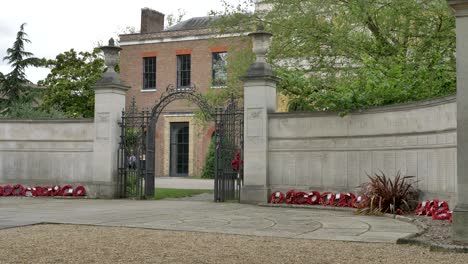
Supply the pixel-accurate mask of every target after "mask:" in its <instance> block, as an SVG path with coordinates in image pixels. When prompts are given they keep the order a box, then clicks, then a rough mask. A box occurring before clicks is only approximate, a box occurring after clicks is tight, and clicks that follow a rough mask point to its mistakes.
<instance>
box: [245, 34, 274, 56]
mask: <svg viewBox="0 0 468 264" xmlns="http://www.w3.org/2000/svg"><path fill="white" fill-rule="evenodd" d="M271 36H272V34H271V33H268V32H265V31H257V32H253V33H250V34H249V37H250V38H251V39H252V45H253V48H252V50H253V52H254V53H255V56H256V57H257V60H256V62H261V63H262V62H266V53H267V51H268V49H269V48H270V44H271Z"/></svg>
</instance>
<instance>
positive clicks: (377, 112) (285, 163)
mask: <svg viewBox="0 0 468 264" xmlns="http://www.w3.org/2000/svg"><path fill="white" fill-rule="evenodd" d="M268 129H269V132H268V135H269V140H268V152H269V160H268V162H269V165H268V168H269V171H268V172H269V174H268V175H269V176H268V177H269V178H268V180H269V185H270V189H271V191H276V190H281V191H286V190H288V189H290V188H295V189H304V190H312V189H317V190H323V191H324V190H328V191H356V187H357V186H359V185H360V184H362V183H363V182H366V181H367V174H374V173H377V172H380V171H382V172H384V173H385V174H387V175H390V176H393V175H395V174H396V173H397V172H398V171H400V172H401V173H402V174H404V175H411V176H415V177H416V179H417V181H418V182H417V185H418V187H419V188H420V189H421V190H422V191H423V193H424V198H426V197H427V198H432V197H434V198H436V197H437V198H441V199H450V200H451V202H452V203H453V202H454V199H455V195H454V194H455V192H456V103H455V97H453V96H451V97H444V98H440V99H435V100H430V101H423V102H417V103H412V104H405V105H396V106H388V107H378V108H374V109H369V110H366V111H362V112H355V113H351V114H348V115H346V116H345V117H340V116H338V115H337V114H336V113H275V114H269V125H268Z"/></svg>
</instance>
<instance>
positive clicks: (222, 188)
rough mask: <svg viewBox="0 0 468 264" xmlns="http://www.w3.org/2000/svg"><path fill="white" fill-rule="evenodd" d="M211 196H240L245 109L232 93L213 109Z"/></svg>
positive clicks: (217, 199)
mask: <svg viewBox="0 0 468 264" xmlns="http://www.w3.org/2000/svg"><path fill="white" fill-rule="evenodd" d="M215 125H216V129H215V135H216V138H215V139H216V151H215V181H214V184H215V186H214V200H215V202H224V201H227V200H239V199H240V190H241V187H242V184H243V178H244V169H243V167H244V166H243V159H244V158H243V157H244V109H243V106H240V107H239V106H238V105H237V101H236V100H235V99H234V97H233V96H232V95H231V99H230V101H229V103H228V105H227V106H226V107H225V108H224V109H223V108H218V109H217V111H216V124H215Z"/></svg>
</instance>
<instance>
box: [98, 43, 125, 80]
mask: <svg viewBox="0 0 468 264" xmlns="http://www.w3.org/2000/svg"><path fill="white" fill-rule="evenodd" d="M99 49H100V50H102V52H104V63H105V64H106V67H107V71H108V72H115V71H114V67H115V65H117V63H118V62H119V52H120V50H121V48H120V47H117V46H115V41H114V39H113V38H110V39H109V44H108V45H107V46H102V47H99Z"/></svg>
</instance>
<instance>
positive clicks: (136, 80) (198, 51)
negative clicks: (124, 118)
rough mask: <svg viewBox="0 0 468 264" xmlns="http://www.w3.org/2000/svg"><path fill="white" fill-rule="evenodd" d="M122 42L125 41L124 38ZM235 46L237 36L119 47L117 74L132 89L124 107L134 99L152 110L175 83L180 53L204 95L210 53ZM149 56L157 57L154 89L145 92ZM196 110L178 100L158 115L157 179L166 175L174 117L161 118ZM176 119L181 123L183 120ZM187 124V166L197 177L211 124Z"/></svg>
mask: <svg viewBox="0 0 468 264" xmlns="http://www.w3.org/2000/svg"><path fill="white" fill-rule="evenodd" d="M184 34H186V33H184ZM141 35H145V34H141ZM127 38H128V36H127ZM122 39H123V40H126V38H125V37H123V38H122ZM122 39H121V40H122ZM236 43H238V42H237V39H236V37H229V38H215V39H199V40H190V41H170V42H161V43H153V44H135V45H126V44H125V43H124V44H123V45H122V46H121V47H122V51H121V53H120V72H121V78H122V80H123V81H124V82H125V83H126V84H127V85H129V86H130V87H131V88H130V90H129V91H128V93H127V106H128V105H129V104H130V102H131V100H132V97H135V100H136V102H137V105H138V106H139V108H149V109H151V108H152V107H153V106H154V105H155V101H156V100H158V99H159V98H160V97H161V95H162V94H163V93H164V92H165V91H166V88H167V87H168V86H169V85H173V86H174V87H175V86H176V84H177V58H176V55H177V54H178V53H181V52H182V53H190V54H191V83H192V84H193V85H195V86H196V87H197V89H198V91H199V92H201V93H206V92H207V91H208V90H209V89H213V88H211V85H210V84H211V75H212V52H213V51H221V50H225V49H227V50H228V49H229V47H230V46H232V45H236ZM228 54H229V53H228ZM152 56H156V90H155V91H144V90H142V88H143V58H144V57H152ZM217 89H219V88H217ZM221 89H222V88H221ZM196 109H197V106H196V105H194V104H192V103H190V102H188V101H186V100H177V101H174V102H172V103H170V104H169V105H168V106H167V107H166V109H164V113H163V114H161V116H160V118H159V120H158V123H157V125H156V171H155V173H156V176H169V175H168V174H169V169H168V160H167V159H168V153H169V150H168V149H169V146H168V144H169V141H168V131H169V128H168V126H169V125H170V122H171V119H174V117H165V116H164V115H165V114H171V113H186V114H190V113H192V112H193V111H194V110H196ZM176 119H177V120H178V121H180V120H182V119H184V118H182V119H181V118H176ZM174 120H175V119H174ZM184 120H185V119H184ZM186 121H190V129H191V130H192V129H193V130H194V131H190V135H191V136H193V137H194V138H193V139H190V140H191V142H193V144H192V145H191V148H193V149H192V150H193V152H192V150H191V155H190V160H191V162H193V164H191V165H190V166H189V167H190V176H197V175H200V172H201V169H202V168H203V164H204V160H205V155H206V152H207V150H208V145H209V142H210V140H211V135H212V133H213V130H214V125H213V124H208V125H206V126H204V127H201V128H200V127H199V126H196V124H192V123H193V122H196V121H194V120H193V119H192V118H189V119H187V120H186ZM197 127H198V128H197Z"/></svg>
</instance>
